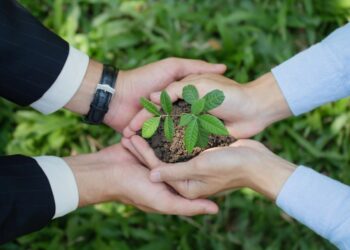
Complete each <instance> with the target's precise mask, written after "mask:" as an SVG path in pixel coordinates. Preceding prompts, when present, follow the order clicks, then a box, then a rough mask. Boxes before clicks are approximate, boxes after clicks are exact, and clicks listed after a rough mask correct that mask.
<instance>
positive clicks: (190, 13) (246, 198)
mask: <svg viewBox="0 0 350 250" xmlns="http://www.w3.org/2000/svg"><path fill="white" fill-rule="evenodd" d="M20 2H21V3H23V4H24V5H25V6H26V7H27V8H28V9H29V10H30V11H31V12H32V13H33V14H34V15H35V16H36V17H37V18H38V19H39V20H41V21H42V22H43V23H44V24H45V25H46V26H47V27H49V28H51V29H52V30H54V31H55V32H56V33H58V34H59V35H61V36H62V37H64V38H65V39H66V40H67V41H69V42H70V43H71V44H73V45H74V46H76V47H77V48H79V49H81V50H83V51H85V52H86V53H88V54H89V55H90V56H91V57H93V58H95V59H98V60H100V61H104V62H112V63H115V64H116V65H118V66H119V67H120V68H122V69H128V68H133V67H137V66H140V65H143V64H145V63H148V62H152V61H155V60H158V59H161V58H164V57H168V56H178V57H188V58H201V59H205V60H208V61H211V62H222V63H225V64H227V65H228V68H229V70H228V72H227V74H226V75H227V76H228V77H232V78H235V79H236V80H238V81H240V82H247V81H249V80H252V79H254V78H256V77H257V76H259V75H260V74H262V73H264V72H266V71H268V70H269V69H270V68H271V67H273V66H274V65H277V64H278V63H281V62H282V61H284V60H285V59H287V58H289V57H291V56H292V55H293V54H295V53H296V52H297V51H300V50H302V49H304V48H306V47H308V46H309V45H311V44H313V43H315V42H317V41H320V40H321V39H322V38H323V37H325V36H326V35H327V34H328V33H329V32H330V31H332V30H333V29H335V28H336V27H338V26H339V25H341V24H344V23H345V22H346V21H347V19H348V18H349V17H350V1H349V0H329V1H327V0H299V1H297V0H285V1H283V0H278V1H277V0H276V1H273V0H226V1H221V0H217V1H210V0H188V1H179V0H166V1H147V0H144V1H122V0H119V1H118V0H79V1H78V0H76V1H74V0H21V1H20ZM0 102H1V103H0V104H1V112H0V124H1V130H0V153H1V154H14V153H22V154H26V155H40V154H52V155H59V156H65V155H70V154H77V153H84V152H91V151H96V150H98V149H99V148H101V147H103V146H105V145H110V144H113V143H116V142H118V141H119V139H120V136H119V135H118V134H116V133H115V132H114V131H112V130H111V129H109V128H106V127H89V126H87V125H85V124H82V123H81V119H80V118H79V117H77V116H75V115H74V114H71V113H69V112H66V111H60V112H57V113H55V114H53V115H51V116H47V117H44V116H42V115H40V114H39V113H37V112H35V111H33V110H30V109H19V108H18V107H17V106H15V105H13V104H10V103H8V102H6V101H3V100H0ZM349 106H350V105H349V99H345V100H341V101H339V102H337V103H334V104H329V105H326V106H324V107H321V108H319V109H317V110H316V111H313V112H311V113H309V114H307V115H304V116H301V117H297V118H291V119H288V120H286V121H283V122H280V123H278V124H275V125H273V126H271V127H270V128H269V129H267V130H266V131H265V132H263V133H261V134H259V135H258V136H256V139H258V140H261V141H264V142H265V143H266V144H267V145H268V146H269V147H270V148H271V149H272V150H273V151H274V152H276V153H278V154H279V155H281V156H283V157H285V158H287V159H288V160H291V161H293V162H295V163H299V164H305V165H309V166H312V167H314V168H315V169H317V170H319V171H321V172H323V173H326V174H328V175H330V176H332V177H334V178H336V179H339V180H341V181H343V182H345V183H348V184H349V183H350V164H349V163H350V144H349V136H350V122H349V121H350V109H349ZM216 199H217V200H218V202H220V204H221V212H220V214H219V215H218V216H199V217H195V218H184V217H175V216H162V215H150V214H144V213H142V212H140V211H138V210H136V209H134V208H132V207H129V206H124V205H122V204H117V203H110V204H103V205H97V206H94V207H88V208H84V209H80V210H78V211H76V212H74V213H72V214H70V215H68V216H66V217H64V218H62V219H58V220H55V221H53V222H52V223H51V224H50V225H49V226H47V227H46V228H44V229H43V230H41V231H39V232H36V233H32V234H30V235H27V236H24V237H21V238H19V239H18V240H16V241H14V242H11V243H8V244H6V245H3V246H0V249H6V250H10V249H13V250H14V249H46V250H49V249H84V250H85V249H87V250H88V249H121V250H127V249H142V250H147V249H150V250H154V249H155V250H157V249H162V250H167V249H183V250H187V249H218V250H220V249H249V250H255V249H268V250H272V249H317V250H321V249H333V247H332V246H331V245H330V244H329V243H328V242H327V241H325V240H323V239H321V238H320V237H318V236H317V235H316V234H314V233H313V232H311V231H310V230H308V229H307V228H306V227H304V226H302V225H300V224H299V223H297V222H296V221H294V220H293V219H291V218H290V217H288V216H287V215H285V214H283V213H282V212H281V211H280V210H279V209H278V208H277V207H276V206H275V205H274V204H272V203H271V202H269V201H267V200H266V199H265V198H263V197H261V196H260V195H258V194H256V193H254V192H252V191H250V190H247V189H243V190H241V191H237V192H235V193H232V194H226V195H222V196H221V197H218V198H216Z"/></svg>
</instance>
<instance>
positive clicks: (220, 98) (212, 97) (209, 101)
mask: <svg viewBox="0 0 350 250" xmlns="http://www.w3.org/2000/svg"><path fill="white" fill-rule="evenodd" d="M204 99H205V107H204V110H203V111H204V112H206V111H209V110H211V109H214V108H216V107H218V106H220V105H221V104H222V103H223V102H224V100H225V95H224V92H222V91H221V90H218V89H215V90H213V91H210V92H209V93H207V94H206V95H205V96H204Z"/></svg>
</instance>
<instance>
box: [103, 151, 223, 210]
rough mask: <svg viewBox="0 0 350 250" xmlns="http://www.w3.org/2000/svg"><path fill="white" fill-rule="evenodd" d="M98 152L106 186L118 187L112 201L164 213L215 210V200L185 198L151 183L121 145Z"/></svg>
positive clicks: (142, 169)
mask: <svg viewBox="0 0 350 250" xmlns="http://www.w3.org/2000/svg"><path fill="white" fill-rule="evenodd" d="M101 153H102V154H103V155H104V159H105V160H106V161H107V162H108V163H109V164H108V166H109V168H110V171H108V178H107V180H108V181H107V182H106V183H105V186H106V189H108V190H110V189H113V188H115V190H118V194H116V195H115V197H111V198H112V200H115V199H117V200H119V201H121V202H123V203H126V204H132V205H134V206H136V207H138V208H139V209H141V210H143V211H147V212H156V213H166V214H180V215H195V214H203V213H208V209H209V211H213V210H215V211H216V210H217V207H216V205H215V203H213V202H211V201H209V200H203V199H198V200H187V199H185V198H183V197H181V196H179V195H177V194H175V193H173V192H172V191H171V190H170V189H169V188H168V186H167V185H165V184H164V183H153V182H151V181H150V180H149V170H148V169H147V168H145V167H144V166H142V165H141V164H140V163H139V162H138V161H137V160H136V158H134V156H133V155H131V154H130V153H129V152H128V151H127V150H126V149H124V148H123V147H122V146H121V145H114V146H111V147H108V148H106V149H103V150H102V151H101ZM116 180H117V181H116ZM106 192H109V193H110V191H106Z"/></svg>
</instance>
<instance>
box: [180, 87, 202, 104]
mask: <svg viewBox="0 0 350 250" xmlns="http://www.w3.org/2000/svg"><path fill="white" fill-rule="evenodd" d="M182 98H183V99H184V100H185V101H186V102H187V103H189V104H193V103H194V102H195V101H197V100H198V98H199V94H198V91H197V89H196V88H195V86H193V85H187V86H185V87H184V88H183V89H182Z"/></svg>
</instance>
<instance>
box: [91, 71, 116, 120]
mask: <svg viewBox="0 0 350 250" xmlns="http://www.w3.org/2000/svg"><path fill="white" fill-rule="evenodd" d="M117 77H118V70H117V69H116V68H114V67H113V66H110V65H103V71H102V76H101V79H100V82H99V83H98V84H97V87H96V92H95V95H94V98H93V100H92V102H91V104H90V110H89V112H88V113H87V115H86V116H85V119H84V120H85V122H86V123H88V124H101V123H102V122H103V119H104V117H105V115H106V113H107V112H108V107H109V103H110V102H111V100H112V97H113V95H114V93H115V84H116V81H117Z"/></svg>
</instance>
